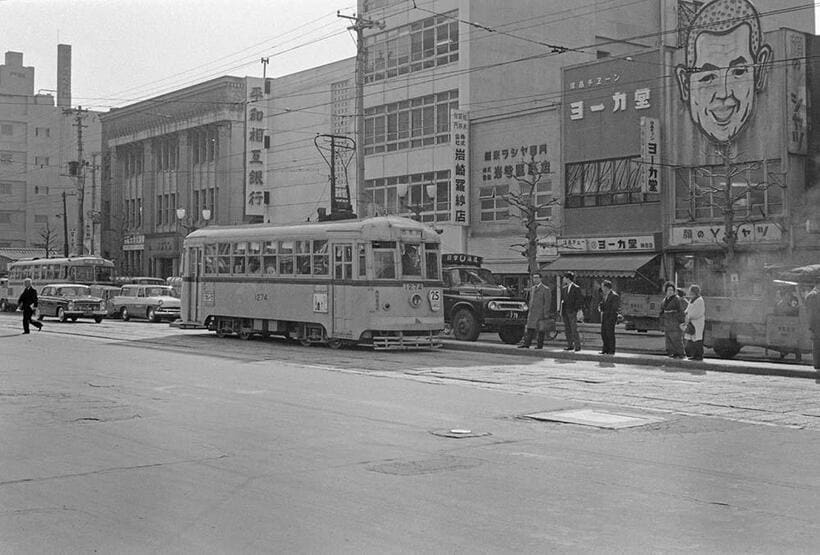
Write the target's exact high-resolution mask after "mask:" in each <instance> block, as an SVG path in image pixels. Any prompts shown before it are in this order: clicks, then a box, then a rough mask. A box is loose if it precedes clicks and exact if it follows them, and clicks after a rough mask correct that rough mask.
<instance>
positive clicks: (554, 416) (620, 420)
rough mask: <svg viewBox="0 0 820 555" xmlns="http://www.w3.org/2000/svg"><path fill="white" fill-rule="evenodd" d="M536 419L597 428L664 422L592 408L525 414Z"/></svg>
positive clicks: (618, 427) (647, 417)
mask: <svg viewBox="0 0 820 555" xmlns="http://www.w3.org/2000/svg"><path fill="white" fill-rule="evenodd" d="M525 416H526V417H527V418H532V419H534V420H544V421H547V422H565V423H567V424H580V425H582V426H594V427H596V428H606V429H609V430H618V429H621V428H634V427H636V426H645V425H647V424H654V423H656V422H663V419H662V418H653V417H649V416H643V415H640V414H629V413H623V412H619V413H612V412H605V411H599V410H591V409H579V410H564V411H558V412H538V413H535V414H527V415H525Z"/></svg>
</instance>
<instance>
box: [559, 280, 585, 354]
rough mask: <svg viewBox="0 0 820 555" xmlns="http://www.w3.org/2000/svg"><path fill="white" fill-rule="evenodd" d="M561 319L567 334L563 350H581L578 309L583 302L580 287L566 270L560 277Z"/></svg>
mask: <svg viewBox="0 0 820 555" xmlns="http://www.w3.org/2000/svg"><path fill="white" fill-rule="evenodd" d="M562 281H563V287H562V288H561V319H562V320H563V321H564V333H565V334H566V336H567V347H566V349H564V350H565V351H572V350H573V349H574V350H576V351H580V350H581V337H580V336H579V335H578V311H579V310H580V309H581V307H582V306H583V304H584V296H583V294H582V293H581V288H580V287H578V285H576V283H575V274H573V273H572V272H567V273H565V274H564V277H563V278H562Z"/></svg>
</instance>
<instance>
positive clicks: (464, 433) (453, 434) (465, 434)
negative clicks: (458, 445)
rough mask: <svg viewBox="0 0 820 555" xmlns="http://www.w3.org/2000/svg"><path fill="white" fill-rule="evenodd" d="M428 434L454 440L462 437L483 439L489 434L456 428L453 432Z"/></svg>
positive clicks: (440, 431)
mask: <svg viewBox="0 0 820 555" xmlns="http://www.w3.org/2000/svg"><path fill="white" fill-rule="evenodd" d="M430 433H431V434H433V435H434V436H441V437H451V438H455V439H459V438H462V437H483V436H488V435H490V432H477V431H475V430H465V429H463V428H461V429H459V428H456V429H453V430H433V431H432V432H430Z"/></svg>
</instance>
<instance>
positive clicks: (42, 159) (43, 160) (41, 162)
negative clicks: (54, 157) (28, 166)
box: [34, 156, 49, 168]
mask: <svg viewBox="0 0 820 555" xmlns="http://www.w3.org/2000/svg"><path fill="white" fill-rule="evenodd" d="M48 162H49V159H48V156H35V157H34V165H35V166H39V167H41V168H45V167H46V166H48Z"/></svg>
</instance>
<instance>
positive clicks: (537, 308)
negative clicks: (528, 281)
mask: <svg viewBox="0 0 820 555" xmlns="http://www.w3.org/2000/svg"><path fill="white" fill-rule="evenodd" d="M551 304H552V299H551V298H550V288H549V287H547V286H546V285H544V283H543V282H542V281H541V274H540V273H539V272H536V273H534V274H533V275H532V287H531V288H530V297H529V312H528V314H527V332H526V334H525V335H524V339H523V340H522V341H521V343H519V344H518V348H519V349H529V347H530V344H531V343H532V335H533V333H538V340H537V343H536V347H535V348H536V349H542V348H544V336H545V335H546V333H547V318H549V315H550V306H551Z"/></svg>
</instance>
